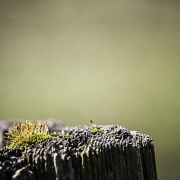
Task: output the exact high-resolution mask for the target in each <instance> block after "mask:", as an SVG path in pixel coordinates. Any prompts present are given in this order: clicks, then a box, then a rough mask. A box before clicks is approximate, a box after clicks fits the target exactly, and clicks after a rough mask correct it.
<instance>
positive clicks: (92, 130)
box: [89, 128, 104, 134]
mask: <svg viewBox="0 0 180 180" xmlns="http://www.w3.org/2000/svg"><path fill="white" fill-rule="evenodd" d="M89 131H90V132H92V133H94V134H96V133H97V132H100V133H102V134H104V131H103V130H101V129H97V128H95V129H91V130H89Z"/></svg>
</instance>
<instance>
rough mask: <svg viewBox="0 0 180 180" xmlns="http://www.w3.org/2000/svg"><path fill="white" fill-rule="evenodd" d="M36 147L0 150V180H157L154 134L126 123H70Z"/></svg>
mask: <svg viewBox="0 0 180 180" xmlns="http://www.w3.org/2000/svg"><path fill="white" fill-rule="evenodd" d="M54 135H55V136H58V137H59V139H55V140H46V141H44V142H42V143H39V144H37V145H36V147H35V148H34V149H24V148H17V149H7V148H3V149H1V150H0V179H1V180H11V179H12V180H156V179H157V174H156V164H155V153H154V145H153V141H152V138H151V137H149V136H148V135H145V134H140V133H139V132H137V131H128V130H127V129H126V128H124V127H122V126H114V125H109V126H95V125H93V126H92V127H87V126H85V127H70V128H68V127H66V128H61V129H60V130H59V131H58V133H57V134H56V133H54Z"/></svg>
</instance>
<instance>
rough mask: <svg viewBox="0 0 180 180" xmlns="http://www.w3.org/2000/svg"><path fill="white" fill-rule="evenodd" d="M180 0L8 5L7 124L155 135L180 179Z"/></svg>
mask: <svg viewBox="0 0 180 180" xmlns="http://www.w3.org/2000/svg"><path fill="white" fill-rule="evenodd" d="M179 33H180V3H179V1H139V0H137V1H94V0H91V1H81V0H80V1H76V0H73V1H42V0H41V1H2V0H1V1H0V119H1V120H4V119H18V118H20V119H22V118H23V119H28V120H32V119H47V118H51V117H54V118H57V119H60V120H62V121H63V122H64V123H65V124H66V125H68V126H74V125H78V124H81V125H84V124H87V125H90V122H89V119H90V118H92V120H93V121H94V123H96V124H102V125H106V124H115V125H116V124H118V125H122V126H124V127H126V128H128V129H129V130H137V131H139V132H141V133H145V134H149V135H150V136H151V137H152V138H153V140H154V144H155V150H156V162H157V173H158V178H159V180H169V179H174V180H178V179H180V171H179V167H180V158H179V152H180V137H179V135H180V133H179V129H180V111H179V108H180V58H179V57H180V48H179V47H180V34H179Z"/></svg>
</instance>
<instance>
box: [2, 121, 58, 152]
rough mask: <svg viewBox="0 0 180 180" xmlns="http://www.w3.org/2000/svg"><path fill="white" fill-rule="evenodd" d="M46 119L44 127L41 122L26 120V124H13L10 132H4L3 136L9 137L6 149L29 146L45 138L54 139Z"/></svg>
mask: <svg viewBox="0 0 180 180" xmlns="http://www.w3.org/2000/svg"><path fill="white" fill-rule="evenodd" d="M48 124H49V123H47V121H46V122H45V127H43V125H42V123H40V122H36V123H32V122H28V120H26V124H24V123H22V124H19V123H18V124H17V125H16V124H14V129H13V130H11V132H10V133H5V135H6V136H5V138H7V139H10V146H9V147H8V149H11V148H13V149H14V148H17V147H25V148H29V147H30V145H32V144H34V145H36V143H37V142H42V141H45V140H46V139H54V138H55V137H53V136H52V135H51V134H49V127H48Z"/></svg>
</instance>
